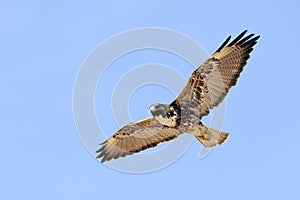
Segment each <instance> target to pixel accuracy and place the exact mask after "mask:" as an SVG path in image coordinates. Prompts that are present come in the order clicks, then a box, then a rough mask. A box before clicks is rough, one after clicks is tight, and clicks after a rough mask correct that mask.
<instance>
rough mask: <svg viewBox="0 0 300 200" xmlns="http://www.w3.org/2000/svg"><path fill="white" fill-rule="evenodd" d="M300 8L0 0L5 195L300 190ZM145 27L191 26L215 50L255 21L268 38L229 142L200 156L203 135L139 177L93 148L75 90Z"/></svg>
mask: <svg viewBox="0 0 300 200" xmlns="http://www.w3.org/2000/svg"><path fill="white" fill-rule="evenodd" d="M299 13H300V3H299V1H280V3H279V2H278V1H258V0H254V1H248V2H247V3H242V1H230V0H229V1H220V2H218V1H201V2H200V1H199V2H196V1H185V2H181V3H175V2H174V1H164V2H162V1H156V0H153V1H147V2H146V1H145V2H141V1H126V2H125V1H124V2H121V1H119V2H116V1H115V2H114V1H111V2H110V3H101V2H100V1H99V2H92V1H86V2H81V3H79V2H74V1H51V2H48V3H46V2H44V3H41V2H34V1H26V2H25V1H24V2H21V1H20V2H16V1H9V2H6V3H5V2H3V1H1V6H0V38H1V39H0V41H1V42H0V49H1V50H0V51H1V53H0V70H1V71H0V76H1V78H0V91H1V99H0V107H1V112H0V158H1V162H0V198H1V199H66V198H68V199H105V198H114V199H116V198H124V199H128V198H131V199H154V198H159V199H160V198H168V199H171V198H176V199H177V198H178V199H182V198H188V199H297V198H299V197H300V195H299V193H300V191H299V185H300V183H299V178H300V175H299V174H300V172H299V169H300V162H299V152H300V148H299V144H300V143H299V140H300V136H299V133H300V129H299V123H300V120H299V119H300V118H299V116H298V113H299V111H300V107H299V86H300V85H299V72H300V70H299V69H300V68H299V64H298V58H299V39H298V37H299V35H300V29H299V19H300V14H299ZM144 26H155V27H163V28H169V29H174V30H177V31H180V32H183V33H184V34H186V35H189V36H190V37H192V38H193V39H195V40H196V41H197V42H198V43H199V44H201V45H202V46H203V47H204V48H205V49H206V50H207V52H209V53H212V52H213V51H214V50H216V48H217V47H218V46H219V45H220V43H221V42H222V41H223V40H224V39H225V38H226V37H227V36H228V35H229V34H231V35H236V34H238V33H239V32H241V31H242V30H244V29H245V28H247V29H249V30H250V31H251V32H255V33H258V34H260V35H261V39H260V41H259V44H258V45H257V46H256V47H255V50H254V51H253V53H252V57H251V59H250V62H249V63H248V65H247V67H246V70H245V71H244V72H243V74H242V76H241V78H240V80H239V85H238V87H235V88H234V89H232V90H231V92H230V95H229V97H228V98H227V117H226V121H225V126H224V130H226V131H229V132H230V133H231V137H230V139H229V140H228V141H227V142H226V144H224V145H222V146H219V147H218V148H216V149H215V150H214V151H213V153H212V154H210V155H209V156H208V157H207V158H206V159H204V160H198V152H199V148H200V144H199V143H198V142H196V141H195V142H194V143H193V145H192V146H191V148H190V149H189V150H188V151H187V152H186V153H185V154H184V155H183V156H182V157H181V158H180V159H179V160H178V161H177V162H175V163H174V164H173V165H171V166H169V167H167V168H165V169H163V170H160V171H157V172H154V173H148V174H140V175H132V174H126V173H121V172H117V171H115V170H111V169H109V168H107V167H105V166H103V165H101V164H99V163H98V162H97V161H96V160H95V159H94V158H93V157H91V156H90V155H89V153H88V152H87V151H86V150H85V148H84V147H83V145H82V144H81V142H80V139H79V137H78V135H77V133H76V128H75V125H74V122H73V116H72V91H73V84H74V81H75V78H76V74H77V71H78V70H79V67H80V65H81V63H82V62H83V60H84V59H85V58H86V56H87V55H88V53H89V52H90V51H91V50H92V49H93V48H94V47H95V46H96V45H97V44H99V43H100V42H102V41H104V40H105V39H107V38H108V37H110V36H112V35H114V34H117V33H119V32H121V31H125V30H129V29H132V28H138V27H144ZM145 55H146V54H145ZM137 57H138V55H137ZM139 59H140V60H141V64H142V63H143V62H142V61H143V57H139ZM154 59H155V58H154ZM155 61H156V60H153V62H155ZM124 62H126V59H125V60H124ZM178 62H180V61H178ZM114 69H115V70H117V69H118V68H117V66H116V67H115V68H114ZM185 69H187V70H188V71H187V73H186V74H184V75H185V76H186V77H188V74H189V73H190V72H191V69H190V68H185ZM146 91H147V90H146ZM164 91H165V90H159V92H160V93H163V92H164ZM139 92H143V90H140V91H139ZM147 92H148V91H147ZM170 95H171V94H170ZM137 96H138V94H137ZM166 98H167V97H166ZM158 99H159V98H158ZM137 106H139V104H137ZM141 109H144V108H143V107H141ZM137 111H138V110H136V111H135V110H134V112H137ZM147 112H148V111H147ZM133 115H135V114H134V113H133Z"/></svg>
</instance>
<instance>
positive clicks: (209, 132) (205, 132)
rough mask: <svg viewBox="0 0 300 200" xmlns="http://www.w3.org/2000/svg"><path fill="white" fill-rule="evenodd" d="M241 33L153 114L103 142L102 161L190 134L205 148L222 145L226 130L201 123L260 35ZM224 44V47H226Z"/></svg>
mask: <svg viewBox="0 0 300 200" xmlns="http://www.w3.org/2000/svg"><path fill="white" fill-rule="evenodd" d="M245 33H246V31H244V32H243V33H241V34H240V35H239V36H238V37H237V38H235V39H234V40H233V41H232V42H231V43H230V44H228V45H227V43H228V42H229V40H230V37H228V38H227V39H226V41H225V42H224V43H223V44H222V45H221V46H220V47H219V49H218V50H217V51H216V52H215V53H214V54H213V55H212V56H211V57H210V58H208V59H207V60H206V61H205V62H204V63H203V64H202V65H201V66H200V67H198V68H197V69H196V70H195V71H194V72H193V73H192V75H191V77H190V79H189V80H188V83H187V84H186V86H185V87H184V88H183V90H182V91H181V93H180V94H179V95H178V97H177V98H176V99H175V100H174V101H173V102H172V103H171V104H154V105H152V106H150V111H151V113H152V115H153V117H150V118H147V119H144V120H141V121H138V122H134V123H131V124H128V125H126V126H124V127H123V128H121V129H120V130H119V131H118V132H117V133H116V134H114V135H113V136H111V137H110V138H109V139H108V140H106V141H105V142H104V143H102V146H101V147H100V149H99V150H97V153H99V155H98V156H97V158H101V157H102V160H101V162H104V161H108V160H111V159H112V158H114V159H117V158H119V157H124V156H126V155H131V154H133V153H137V152H140V151H142V150H145V149H148V148H150V147H155V146H156V145H157V144H159V143H161V142H165V141H169V140H172V139H175V138H176V137H177V136H179V135H180V134H182V133H191V134H193V135H195V137H196V138H197V139H198V140H199V141H200V142H201V143H202V144H203V145H204V146H206V147H213V146H216V145H217V144H222V143H223V142H224V141H225V140H226V139H227V137H228V133H225V132H221V131H218V130H215V129H212V128H209V127H207V126H205V125H203V124H202V123H201V121H200V120H201V118H202V117H203V116H205V115H208V113H209V109H212V108H214V107H216V106H218V105H219V104H220V103H221V102H222V101H223V99H224V98H225V96H226V95H227V93H228V90H229V89H230V88H231V87H232V86H234V85H235V84H236V82H237V79H238V77H239V76H240V73H241V72H242V70H243V67H244V66H245V65H246V63H247V60H248V58H249V57H250V55H249V54H250V52H251V51H252V50H253V46H254V45H255V44H256V43H257V39H258V38H259V36H256V37H254V38H252V37H253V36H254V34H250V35H248V36H246V37H244V35H245ZM226 45H227V46H226Z"/></svg>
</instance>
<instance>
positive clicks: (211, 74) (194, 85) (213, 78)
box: [175, 31, 259, 118]
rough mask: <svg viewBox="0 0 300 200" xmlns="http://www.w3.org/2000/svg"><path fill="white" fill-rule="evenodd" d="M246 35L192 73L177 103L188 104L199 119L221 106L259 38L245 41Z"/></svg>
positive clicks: (222, 48) (238, 38)
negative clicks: (197, 110) (197, 111)
mask: <svg viewBox="0 0 300 200" xmlns="http://www.w3.org/2000/svg"><path fill="white" fill-rule="evenodd" d="M246 32H247V31H244V32H242V33H241V34H240V35H239V36H237V37H236V38H235V39H234V40H233V41H232V42H231V43H229V44H228V45H227V43H228V42H229V40H230V36H229V37H228V38H227V39H226V41H225V42H224V43H223V44H222V45H221V46H220V47H219V49H218V50H217V51H216V52H215V53H214V54H213V55H212V56H211V57H210V58H208V59H207V60H206V61H205V62H204V63H203V64H202V65H201V66H200V67H199V68H197V69H196V70H195V71H194V72H193V73H192V75H191V77H190V79H189V80H188V83H187V84H186V86H185V87H184V88H183V90H182V91H181V93H180V94H179V95H178V97H177V99H176V100H175V101H176V102H178V103H179V104H187V105H188V107H190V108H192V109H193V108H194V109H195V108H197V109H199V111H200V113H199V117H200V118H201V117H203V116H205V115H207V114H208V113H209V109H211V108H213V107H215V106H218V105H219V104H220V103H221V102H222V101H223V99H224V98H225V96H226V94H227V93H228V90H229V89H230V88H231V87H232V86H234V85H235V84H236V82H237V79H238V77H239V76H240V73H241V72H242V70H243V67H244V66H245V65H246V63H247V60H248V58H249V57H250V55H249V54H250V52H251V51H252V50H253V46H254V45H255V44H256V43H257V39H258V38H259V36H256V37H253V36H254V34H250V35H248V36H246V37H244V35H245V34H246ZM226 45H227V46H226Z"/></svg>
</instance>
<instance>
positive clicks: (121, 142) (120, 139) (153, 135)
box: [96, 117, 180, 162]
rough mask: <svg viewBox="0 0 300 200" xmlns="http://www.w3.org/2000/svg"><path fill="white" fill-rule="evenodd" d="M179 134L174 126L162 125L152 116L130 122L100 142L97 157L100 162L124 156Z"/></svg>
mask: <svg viewBox="0 0 300 200" xmlns="http://www.w3.org/2000/svg"><path fill="white" fill-rule="evenodd" d="M179 134H180V131H179V130H177V129H175V128H170V127H167V126H163V125H162V124H160V123H158V122H157V121H156V120H155V119H154V118H152V117H151V118H147V119H144V120H141V121H138V122H134V123H130V124H128V125H126V126H124V127H123V128H121V129H120V130H119V131H118V132H117V133H115V134H114V135H113V136H111V137H110V138H108V139H107V140H106V141H105V142H104V143H102V144H101V145H102V146H101V147H100V149H99V150H97V151H96V153H99V155H98V156H97V158H101V157H102V160H101V162H105V161H108V160H111V159H113V158H114V159H117V158H119V157H125V156H127V155H131V154H133V153H137V152H140V151H142V150H145V149H148V148H151V147H155V146H156V145H157V144H159V143H161V142H165V141H169V140H172V139H174V138H176V137H177V136H178V135H179Z"/></svg>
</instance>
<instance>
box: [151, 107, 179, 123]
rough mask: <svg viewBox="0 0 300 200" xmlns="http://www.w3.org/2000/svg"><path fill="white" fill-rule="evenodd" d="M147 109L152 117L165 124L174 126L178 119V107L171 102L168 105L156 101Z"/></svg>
mask: <svg viewBox="0 0 300 200" xmlns="http://www.w3.org/2000/svg"><path fill="white" fill-rule="evenodd" d="M149 109H150V112H151V114H152V115H153V117H154V118H155V119H156V120H157V121H158V122H159V123H161V124H163V125H165V126H168V127H175V126H177V125H178V123H179V121H180V109H179V108H178V107H177V106H176V105H174V104H173V103H172V104H170V105H168V104H160V103H156V104H152V105H151V106H150V107H149Z"/></svg>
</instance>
